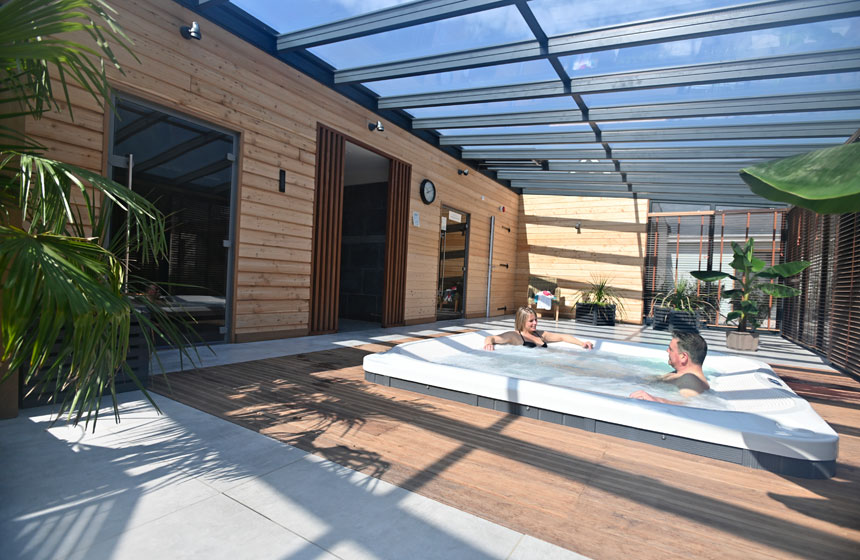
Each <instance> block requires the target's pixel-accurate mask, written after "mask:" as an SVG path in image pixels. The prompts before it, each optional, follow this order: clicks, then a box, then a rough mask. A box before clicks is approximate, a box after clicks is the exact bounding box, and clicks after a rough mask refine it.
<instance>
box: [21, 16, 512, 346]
mask: <svg viewBox="0 0 860 560" xmlns="http://www.w3.org/2000/svg"><path fill="white" fill-rule="evenodd" d="M111 6H112V7H114V8H116V9H117V14H118V15H117V19H118V21H119V23H120V25H121V26H122V27H123V29H124V31H125V32H126V34H127V35H128V36H129V38H130V40H131V41H132V42H133V45H134V46H133V50H134V52H135V55H136V56H137V58H138V59H139V61H140V62H137V61H135V60H134V58H133V57H132V56H131V55H129V54H128V53H126V52H124V51H122V50H120V49H117V50H116V54H117V56H118V58H119V60H120V62H121V64H122V66H123V69H124V74H121V73H119V72H117V71H116V70H114V69H112V68H111V69H108V70H107V71H108V76H109V79H110V80H111V82H112V84H113V85H114V87H115V89H116V91H117V92H118V93H119V94H120V95H129V96H133V97H135V98H138V99H140V100H142V101H144V102H147V103H151V104H154V105H156V106H160V107H164V108H166V109H167V110H170V111H174V112H176V113H179V114H182V115H187V116H188V117H191V118H194V119H198V120H200V121H202V122H208V123H211V124H213V125H217V126H220V127H222V128H225V129H227V130H231V131H235V132H237V133H238V134H239V138H240V140H239V159H238V168H239V173H238V185H237V192H236V197H237V198H236V209H237V213H238V215H237V225H236V228H237V229H236V232H235V235H234V238H235V243H234V251H235V267H236V268H235V274H234V282H235V285H234V293H235V297H234V302H233V307H234V310H233V313H234V317H233V339H234V340H262V339H265V338H276V337H280V336H298V335H300V334H306V333H307V332H309V330H310V316H309V313H310V311H311V305H310V293H309V292H310V289H311V266H312V254H313V240H314V234H313V228H314V218H313V217H314V204H315V182H316V179H317V171H316V167H317V125H318V123H321V124H323V125H325V126H328V127H330V128H331V129H333V130H335V131H337V132H338V133H339V134H342V135H344V136H345V137H346V139H347V141H350V140H352V141H355V142H357V143H361V144H362V145H363V146H365V147H367V148H369V149H372V150H374V151H376V152H378V153H380V154H383V155H386V156H388V157H390V158H393V159H396V160H399V161H402V162H404V163H405V164H407V165H410V166H411V168H412V172H411V175H410V178H409V180H408V185H407V189H406V190H407V191H408V192H407V193H405V194H406V195H407V200H406V207H407V208H408V211H407V212H406V215H405V217H404V216H401V218H400V220H401V222H403V221H404V218H405V221H406V231H405V234H404V232H403V231H402V226H403V225H404V224H402V223H401V224H400V226H401V230H399V231H400V234H399V235H401V238H402V239H406V240H407V241H406V243H407V249H406V250H405V251H403V253H404V254H405V257H406V263H405V267H403V270H404V273H405V276H403V277H400V278H398V279H397V283H398V284H401V285H402V288H403V289H404V292H403V294H404V295H403V297H405V304H404V306H403V310H402V318H399V319H398V321H400V322H403V323H406V324H409V323H412V322H414V321H417V320H422V321H423V320H425V319H428V318H432V317H433V316H434V314H435V305H436V290H437V285H436V283H437V278H438V264H439V263H438V260H439V231H440V218H441V205H442V204H445V205H446V206H449V207H452V208H456V209H459V210H462V211H464V212H468V213H469V214H470V216H471V223H472V227H471V230H470V233H469V235H470V241H469V256H470V261H469V263H468V269H467V295H466V302H465V311H466V313H467V315H473V314H478V313H483V312H484V310H485V309H486V304H487V302H486V296H487V275H488V274H487V272H488V265H489V263H488V262H487V259H488V252H489V239H490V230H489V227H490V225H489V223H490V216H496V231H495V247H494V253H493V255H494V256H493V260H494V262H495V263H498V262H504V263H507V264H509V265H510V268H509V269H508V270H505V269H499V267H497V266H494V269H493V275H492V284H493V285H492V291H491V308H492V309H491V314H500V313H503V311H494V310H495V308H497V307H505V306H507V307H508V309H509V310H510V309H511V307H512V306H513V305H514V303H515V297H514V278H515V275H514V274H513V272H514V270H513V269H514V261H515V259H516V255H517V243H518V240H517V223H518V216H519V204H520V201H519V197H518V195H516V194H515V193H513V192H511V191H510V190H508V189H506V188H504V187H503V186H501V185H500V184H498V183H496V182H494V181H492V180H491V179H489V178H487V177H485V176H483V175H481V174H480V173H470V174H469V175H468V176H461V175H458V174H457V169H458V168H462V167H463V163H462V162H459V161H457V160H455V159H453V158H451V157H449V156H448V155H447V154H445V153H443V152H441V151H440V150H437V149H435V148H433V147H432V146H430V145H428V144H427V143H425V142H424V141H421V140H419V139H417V138H416V137H415V136H413V135H412V134H411V133H409V132H407V131H405V130H402V129H400V128H399V127H397V126H395V125H393V124H391V123H388V122H385V123H384V124H385V130H384V131H383V132H378V131H373V132H371V131H369V130H368V128H367V123H368V122H369V121H374V122H375V121H376V120H379V116H378V115H376V114H374V113H372V112H370V111H368V110H367V109H365V108H363V107H361V106H359V105H357V104H355V103H353V102H351V101H349V100H348V99H346V98H344V97H343V96H341V95H340V94H338V93H336V92H334V91H333V90H331V89H329V88H327V87H324V86H322V85H320V84H319V83H318V82H316V81H315V80H313V79H311V78H309V77H308V76H306V75H304V74H302V73H301V72H299V71H297V70H295V69H293V68H291V67H289V66H287V65H285V64H283V63H282V62H280V61H279V60H277V59H275V58H274V57H271V56H269V55H267V54H264V53H262V52H261V51H259V50H258V49H256V48H255V47H253V46H251V45H249V44H247V43H245V42H243V41H242V40H241V39H239V38H237V37H236V36H234V35H232V34H230V33H228V32H227V31H225V30H223V29H221V28H219V27H218V26H216V25H214V24H210V23H208V22H206V20H205V18H203V17H202V16H200V15H199V14H193V13H191V12H189V11H187V10H185V9H184V8H183V7H182V6H180V5H179V4H177V3H176V2H173V1H172V0H140V1H132V0H115V2H114V3H112V4H111ZM191 20H197V21H200V24H201V26H202V27H204V29H205V35H204V39H203V40H202V41H191V42H189V41H187V40H185V39H183V38H182V37H181V36H180V34H179V32H178V29H179V27H180V26H181V25H187V23H188V22H189V21H191ZM58 91H59V90H58ZM69 92H70V100H71V106H72V109H73V110H74V115H75V120H74V121H72V120H71V119H69V117H68V116H67V115H57V114H50V115H46V117H45V118H43V119H42V120H41V121H38V122H29V123H28V124H27V130H28V132H31V133H33V134H34V136H35V137H36V138H37V139H38V140H40V141H41V142H43V143H44V144H45V145H46V146H47V147H48V148H49V151H48V155H49V156H50V157H54V158H56V159H60V160H62V161H67V162H70V163H74V164H75V165H79V166H81V167H84V168H87V169H91V170H94V171H99V172H103V171H104V170H105V169H106V165H107V163H106V161H107V156H106V154H105V151H104V150H105V146H106V145H107V140H106V138H105V131H107V128H108V125H107V122H108V117H107V115H106V114H105V111H104V110H103V109H101V108H100V107H99V106H98V105H97V104H96V103H95V102H94V101H93V99H92V98H91V97H90V96H89V95H88V94H87V93H86V92H85V91H83V90H81V89H80V88H77V87H76V86H74V85H71V86H70V88H69ZM61 105H62V106H65V101H63V102H61ZM281 172H283V173H284V187H285V188H284V190H285V192H279V175H280V173H281ZM425 178H429V179H432V180H433V181H434V183H435V184H436V187H437V193H438V194H437V198H436V201H435V202H434V203H433V204H430V205H426V204H424V203H423V202H422V201H421V200H420V198H419V194H418V187H419V184H420V182H421V181H422V180H423V179H425ZM501 207H504V208H505V211H504V212H502V210H501ZM416 212H417V215H418V218H419V221H420V225H419V226H416V225H414V224H413V221H412V216H413V213H416ZM501 226H504V227H507V228H509V229H510V230H511V231H510V232H507V231H505V230H503V229H501ZM401 250H402V248H401Z"/></svg>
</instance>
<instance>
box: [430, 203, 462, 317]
mask: <svg viewBox="0 0 860 560" xmlns="http://www.w3.org/2000/svg"><path fill="white" fill-rule="evenodd" d="M468 253H469V214H467V213H465V212H461V211H460V210H455V209H453V208H449V207H447V206H444V205H443V206H442V221H441V233H440V237H439V281H438V284H437V286H438V289H437V297H436V319H437V320H440V321H441V320H444V319H459V318H461V317H463V316H464V315H465V313H464V309H465V306H466V266H467V265H466V263H467V262H468Z"/></svg>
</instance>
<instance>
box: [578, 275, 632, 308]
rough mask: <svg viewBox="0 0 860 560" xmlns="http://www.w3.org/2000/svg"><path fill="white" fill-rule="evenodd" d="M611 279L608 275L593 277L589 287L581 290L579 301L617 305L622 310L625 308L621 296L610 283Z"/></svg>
mask: <svg viewBox="0 0 860 560" xmlns="http://www.w3.org/2000/svg"><path fill="white" fill-rule="evenodd" d="M610 282H611V279H609V278H606V277H603V276H601V277H598V278H592V279H591V282H589V284H588V287H587V288H585V289H584V290H581V291H580V292H579V297H578V298H577V300H576V301H577V302H579V303H591V304H594V305H599V306H601V307H605V306H608V305H615V306H616V307H617V308H618V309H619V310H620V311H623V310H624V304H623V303H622V301H621V296H620V295H618V292H617V291H616V290H615V288H613V287H612V285H611V284H610Z"/></svg>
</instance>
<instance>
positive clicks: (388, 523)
mask: <svg viewBox="0 0 860 560" xmlns="http://www.w3.org/2000/svg"><path fill="white" fill-rule="evenodd" d="M512 324H513V319H512V318H511V317H505V318H495V319H491V320H484V319H480V320H457V321H446V322H440V323H434V324H427V325H419V326H415V327H400V328H395V329H374V330H358V331H350V332H342V333H338V334H332V335H324V336H316V337H304V338H296V339H289V340H279V341H269V342H257V343H248V344H239V345H223V346H213V349H214V350H215V352H217V354H213V355H206V356H203V357H202V358H203V367H201V368H200V369H194V370H189V371H183V372H180V371H174V372H173V373H171V374H169V375H167V376H155V377H154V382H153V390H154V391H155V392H156V393H158V394H156V395H155V398H156V401H157V402H158V404H159V406H160V407H162V410H163V412H164V413H165V415H164V416H157V415H156V414H155V413H154V411H153V410H152V408H151V407H149V406H148V405H146V404H144V402H143V401H141V400H140V395H139V394H138V393H131V394H127V395H125V396H124V398H123V410H124V413H123V416H122V422H121V423H120V424H114V423H113V422H112V420H111V419H110V417H109V416H105V417H104V418H103V419H102V420H100V421H99V425H98V429H97V431H96V433H95V434H92V433H84V431H83V430H82V429H80V428H77V429H72V428H66V427H60V426H55V427H49V424H48V423H49V417H48V416H47V411H46V410H45V409H38V410H31V411H29V412H28V413H27V414H26V415H22V416H21V417H19V418H18V419H16V420H12V421H4V422H2V423H0V445H2V449H3V453H2V458H0V463H2V464H3V467H4V471H6V472H8V473H13V476H11V477H7V478H6V479H5V480H4V481H3V482H2V483H0V484H2V494H3V496H4V497H7V498H6V499H4V501H3V504H2V505H0V519H2V520H3V522H2V524H0V526H2V527H3V528H2V530H0V531H2V538H3V541H4V543H7V544H6V547H7V550H12V551H13V552H12V554H13V556H12V557H16V558H77V557H87V558H151V557H153V556H155V555H158V556H163V557H180V556H193V557H198V556H206V557H212V558H219V557H224V558H228V557H230V558H236V557H248V558H250V557H253V558H329V557H331V558H410V557H421V558H433V557H438V558H577V557H579V555H584V556H586V557H589V558H594V559H600V558H629V557H635V558H676V557H677V558H681V557H684V558H689V557H701V558H718V557H719V558H726V557H730V558H740V557H743V558H810V557H820V558H852V557H855V554H856V550H857V547H858V544H860V526H858V522H857V512H858V511H860V507H858V506H860V491H858V482H859V481H860V470H858V467H860V432H858V430H857V428H856V426H858V425H860V384H858V383H857V382H856V381H854V380H853V379H851V378H849V377H847V376H844V375H842V374H840V373H838V372H836V371H834V370H832V369H830V368H828V367H827V366H826V365H824V364H823V363H822V361H821V360H820V359H819V358H818V357H817V356H815V355H814V354H812V353H809V352H806V351H805V350H803V349H801V348H799V347H797V346H795V345H793V344H791V343H790V342H788V341H785V340H784V339H781V338H779V337H776V336H773V337H765V338H763V340H762V345H761V349H760V350H759V352H758V353H757V354H756V357H757V358H758V359H762V360H764V361H767V362H769V363H771V364H773V365H774V369H775V370H776V371H777V372H778V373H779V374H780V375H781V376H782V378H783V379H784V380H785V381H786V382H787V383H789V384H790V385H791V386H792V388H793V389H794V390H795V391H796V392H797V393H798V394H800V395H801V396H803V397H804V398H806V399H807V400H809V401H810V403H811V404H812V405H813V407H814V408H815V410H816V411H817V412H818V414H819V415H821V417H822V418H824V419H825V420H826V421H828V422H829V423H830V424H831V426H832V427H833V428H834V429H835V430H836V431H837V432H838V433H839V434H840V439H841V442H840V454H839V459H838V465H837V474H836V476H835V477H834V478H832V479H829V480H804V479H798V478H792V477H783V476H779V475H775V474H773V473H770V472H766V471H760V470H753V469H749V468H745V467H742V466H738V465H733V464H729V463H725V462H722V461H716V460H711V459H707V458H703V457H698V456H694V455H689V454H684V453H679V452H675V451H672V450H667V449H661V448H657V447H654V446H650V445H646V444H642V443H637V442H633V441H628V440H622V439H617V438H613V437H610V436H606V435H601V434H594V433H588V432H583V431H580V430H576V429H571V428H567V427H563V426H558V425H554V424H548V423H545V422H538V421H536V420H531V419H528V418H524V417H519V416H512V415H506V414H503V413H501V412H497V411H492V410H486V409H482V408H475V407H470V406H467V405H463V404H459V403H455V402H451V401H446V400H440V399H436V398H433V397H426V396H421V395H417V394H414V393H409V392H406V391H401V390H398V389H392V388H388V387H382V386H378V385H373V384H370V383H367V382H365V381H364V372H363V370H362V367H361V360H362V358H363V357H364V356H365V355H366V354H368V353H370V352H379V351H384V350H386V349H388V348H390V347H391V346H393V345H394V344H396V343H399V342H402V341H405V340H413V339H416V338H424V337H435V336H445V335H447V334H451V333H453V332H459V331H462V330H472V329H489V328H509V327H511V326H512ZM541 326H542V328H548V329H550V330H553V331H561V332H570V333H573V334H575V335H576V336H579V337H591V338H594V337H597V338H602V339H611V340H628V341H641V342H647V343H654V344H660V345H664V344H666V343H667V342H668V339H669V335H668V334H667V333H663V332H655V331H652V330H651V329H649V328H646V327H643V326H638V325H618V326H616V327H588V328H583V327H582V325H577V324H576V323H574V322H572V321H566V320H562V321H559V323H558V324H555V323H554V322H552V321H548V320H541ZM703 334H704V336H705V338H706V339H707V340H708V343H709V345H710V347H711V350H712V351H722V350H724V347H723V346H722V340H723V334H722V332H719V331H705V332H704V333H703ZM161 358H162V359H163V360H164V362H165V364H169V365H170V367H169V368H168V369H176V370H178V369H179V367H178V366H179V364H178V361H176V362H172V360H175V356H173V355H172V354H171V353H169V352H168V353H163V354H162V356H161ZM167 395H169V396H170V398H166V396H167ZM24 488H26V489H27V490H26V491H24V490H23V489H24ZM34 489H35V490H34Z"/></svg>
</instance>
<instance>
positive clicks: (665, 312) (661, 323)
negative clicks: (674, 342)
mask: <svg viewBox="0 0 860 560" xmlns="http://www.w3.org/2000/svg"><path fill="white" fill-rule="evenodd" d="M669 311H670V309H669V308H668V307H655V308H654V322H653V323H651V328H653V329H654V330H655V331H667V330H669Z"/></svg>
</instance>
